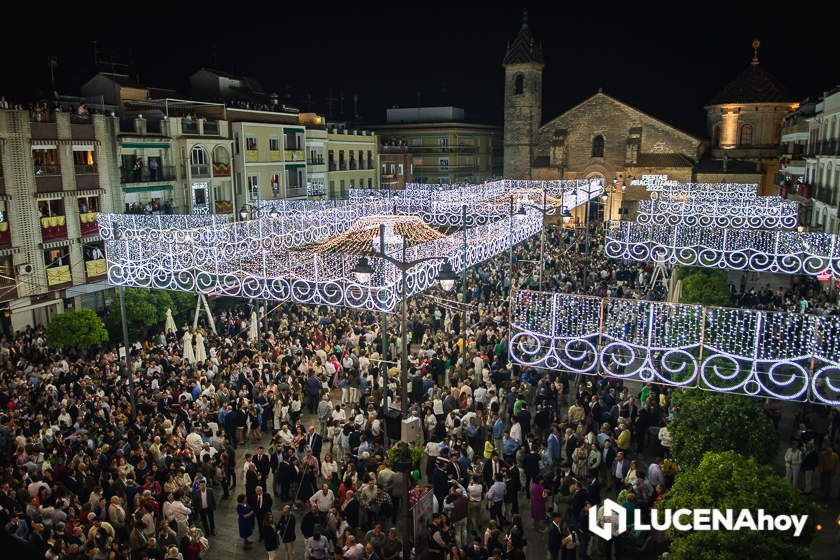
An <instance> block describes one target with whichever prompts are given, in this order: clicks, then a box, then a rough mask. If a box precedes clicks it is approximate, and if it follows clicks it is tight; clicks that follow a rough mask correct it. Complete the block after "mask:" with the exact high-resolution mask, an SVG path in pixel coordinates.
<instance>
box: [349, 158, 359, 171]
mask: <svg viewBox="0 0 840 560" xmlns="http://www.w3.org/2000/svg"><path fill="white" fill-rule="evenodd" d="M358 168H359V166H358V165H356V160H355V159H351V160H350V170H351V171H355V170H356V169H358Z"/></svg>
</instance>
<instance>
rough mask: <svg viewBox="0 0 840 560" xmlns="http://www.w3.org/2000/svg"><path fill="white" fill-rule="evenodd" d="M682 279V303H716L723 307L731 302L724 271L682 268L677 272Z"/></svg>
mask: <svg viewBox="0 0 840 560" xmlns="http://www.w3.org/2000/svg"><path fill="white" fill-rule="evenodd" d="M679 275H680V278H681V280H682V295H681V296H680V301H682V303H698V304H700V305H717V306H721V307H725V306H727V305H731V304H732V296H731V295H730V293H729V285H728V284H727V282H726V273H725V272H724V271H722V270H715V269H711V268H691V269H683V270H681V271H680V272H679Z"/></svg>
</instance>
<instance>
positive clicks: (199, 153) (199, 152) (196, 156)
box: [190, 146, 207, 165]
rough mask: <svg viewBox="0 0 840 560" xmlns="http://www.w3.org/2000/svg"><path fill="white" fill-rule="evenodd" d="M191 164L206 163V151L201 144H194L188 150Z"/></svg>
mask: <svg viewBox="0 0 840 560" xmlns="http://www.w3.org/2000/svg"><path fill="white" fill-rule="evenodd" d="M190 159H191V160H192V164H193V165H207V152H206V151H205V150H204V148H202V147H201V146H195V147H194V148H193V149H192V152H190Z"/></svg>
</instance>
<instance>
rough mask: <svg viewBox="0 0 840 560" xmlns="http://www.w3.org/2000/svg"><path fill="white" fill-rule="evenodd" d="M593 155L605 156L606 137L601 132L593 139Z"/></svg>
mask: <svg viewBox="0 0 840 560" xmlns="http://www.w3.org/2000/svg"><path fill="white" fill-rule="evenodd" d="M592 157H604V137H603V136H601V135H600V134H599V135H598V136H596V137H595V138H593V139H592Z"/></svg>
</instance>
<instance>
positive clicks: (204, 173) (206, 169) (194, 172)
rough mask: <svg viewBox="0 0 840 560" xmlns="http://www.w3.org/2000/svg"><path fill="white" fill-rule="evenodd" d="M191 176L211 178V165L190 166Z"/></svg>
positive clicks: (195, 164)
mask: <svg viewBox="0 0 840 560" xmlns="http://www.w3.org/2000/svg"><path fill="white" fill-rule="evenodd" d="M190 175H191V176H192V177H193V178H198V179H200V178H210V164H209V163H193V164H192V165H190Z"/></svg>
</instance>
